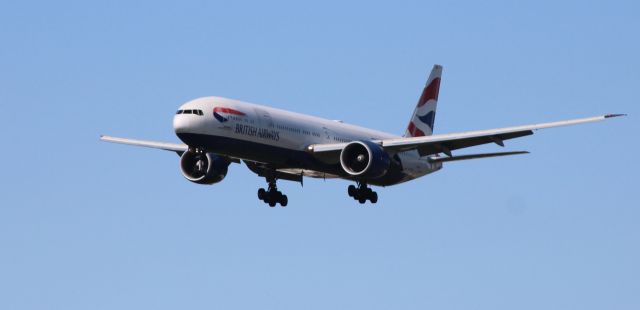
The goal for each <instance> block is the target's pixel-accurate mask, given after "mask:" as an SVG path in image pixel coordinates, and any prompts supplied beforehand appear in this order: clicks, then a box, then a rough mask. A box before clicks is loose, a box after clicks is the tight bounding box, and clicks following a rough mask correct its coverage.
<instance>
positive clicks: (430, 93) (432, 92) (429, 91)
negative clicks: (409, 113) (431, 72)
mask: <svg viewBox="0 0 640 310" xmlns="http://www.w3.org/2000/svg"><path fill="white" fill-rule="evenodd" d="M438 93H440V78H439V77H437V78H435V79H433V81H431V83H430V84H429V85H427V87H425V88H424V90H423V91H422V95H421V96H420V100H418V107H421V106H423V105H424V104H425V103H427V101H429V100H431V99H433V100H438Z"/></svg>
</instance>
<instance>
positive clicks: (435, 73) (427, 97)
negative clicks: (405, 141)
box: [404, 65, 442, 137]
mask: <svg viewBox="0 0 640 310" xmlns="http://www.w3.org/2000/svg"><path fill="white" fill-rule="evenodd" d="M441 76H442V66H441V65H434V66H433V69H432V70H431V74H430V75H429V79H428V80H427V84H426V85H425V87H424V90H423V91H422V95H421V96H420V99H419V100H418V105H417V106H416V109H415V110H414V111H413V116H411V121H409V126H407V131H405V133H404V137H422V136H430V135H431V134H433V123H434V121H435V119H436V105H437V104H438V93H439V92H440V77H441Z"/></svg>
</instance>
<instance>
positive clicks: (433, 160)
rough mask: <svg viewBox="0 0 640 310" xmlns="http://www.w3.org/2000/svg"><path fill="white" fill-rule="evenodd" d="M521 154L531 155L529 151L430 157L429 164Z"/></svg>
mask: <svg viewBox="0 0 640 310" xmlns="http://www.w3.org/2000/svg"><path fill="white" fill-rule="evenodd" d="M520 154H529V152H527V151H517V152H499V153H483V154H469V155H460V156H451V157H429V162H430V163H443V162H449V161H458V160H467V159H476V158H487V157H499V156H509V155H520Z"/></svg>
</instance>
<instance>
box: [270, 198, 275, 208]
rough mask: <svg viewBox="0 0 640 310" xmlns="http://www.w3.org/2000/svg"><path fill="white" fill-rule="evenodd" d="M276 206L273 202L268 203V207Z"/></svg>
mask: <svg viewBox="0 0 640 310" xmlns="http://www.w3.org/2000/svg"><path fill="white" fill-rule="evenodd" d="M275 206H276V202H275V201H274V200H271V201H269V207H272V208H273V207H275Z"/></svg>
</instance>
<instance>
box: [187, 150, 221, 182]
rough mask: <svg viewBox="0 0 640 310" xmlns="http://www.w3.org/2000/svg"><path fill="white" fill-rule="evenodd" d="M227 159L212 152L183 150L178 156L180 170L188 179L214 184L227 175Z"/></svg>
mask: <svg viewBox="0 0 640 310" xmlns="http://www.w3.org/2000/svg"><path fill="white" fill-rule="evenodd" d="M228 168H229V161H228V160H226V159H225V158H224V157H221V156H218V155H215V154H212V153H199V152H189V151H187V152H184V154H182V157H180V170H181V171H182V175H183V176H184V177H185V178H186V179H187V180H189V181H191V182H193V183H198V184H214V183H218V182H220V181H222V180H223V179H224V177H225V176H227V170H228Z"/></svg>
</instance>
